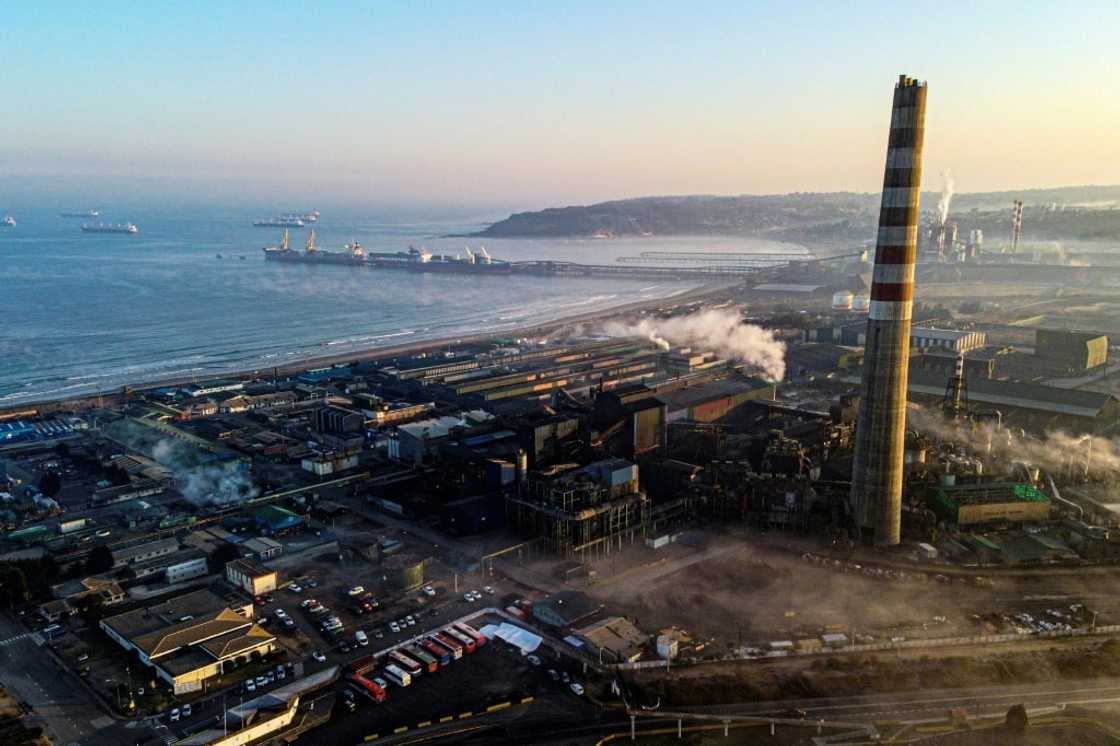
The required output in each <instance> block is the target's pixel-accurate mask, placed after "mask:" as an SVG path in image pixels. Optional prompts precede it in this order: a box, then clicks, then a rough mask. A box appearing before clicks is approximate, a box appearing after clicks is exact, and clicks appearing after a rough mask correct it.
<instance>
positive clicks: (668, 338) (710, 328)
mask: <svg viewBox="0 0 1120 746" xmlns="http://www.w3.org/2000/svg"><path fill="white" fill-rule="evenodd" d="M603 331H604V333H605V334H607V335H608V336H611V337H645V338H646V339H648V340H650V341H652V342H654V343H655V344H657V345H658V346H660V347H661V348H662V349H665V350H667V349H669V347H671V346H673V345H677V346H684V347H695V348H699V349H700V350H702V351H705V352H714V353H717V354H719V355H721V356H723V357H726V358H730V359H733V360H737V361H739V362H743V363H747V364H748V365H751V366H753V367H755V368H757V369H758V371H759V373H761V374H762V376H763V377H764V378H766V379H767V380H770V381H780V380H782V378H784V377H785V374H786V359H785V358H786V346H785V343H784V342H782V341H781V340H778V339H776V338H775V337H774V333H773V332H772V331H770V330H768V329H763V328H762V327H760V326H755V325H754V324H747V323H744V322H743V319H742V317H741V316H740V315H739V313H738V312H737V311H732V310H728V309H723V308H720V309H711V310H707V311H698V312H696V313H692V314H689V315H687V316H673V317H670V318H667V319H642V320H641V321H639V322H637V323H623V322H620V321H612V322H609V323H607V324H606V325H605V326H604V328H603Z"/></svg>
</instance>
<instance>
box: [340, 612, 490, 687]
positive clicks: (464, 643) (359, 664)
mask: <svg viewBox="0 0 1120 746" xmlns="http://www.w3.org/2000/svg"><path fill="white" fill-rule="evenodd" d="M485 644H486V636H485V635H483V634H482V633H481V632H479V631H478V630H477V629H475V628H474V627H472V626H470V625H469V624H466V623H465V622H454V623H452V624H449V625H447V626H446V627H443V628H442V629H440V630H437V631H435V632H431V633H429V634H427V635H424V636H422V637H419V638H416V639H414V640H412V641H411V642H407V643H405V644H403V645H401V646H399V647H397V648H394V649H393V650H390V651H389V652H388V653H387V654H386V655H385V656H384V658H383V659H380V660H379V659H378V658H377V656H373V655H371V656H367V657H365V658H360V659H358V660H356V661H354V662H353V663H351V664H350V665H349V666H348V675H347V681H348V684H349V686H350V688H351V689H353V690H354V691H356V692H357V693H358V694H360V695H362V696H365V697H366V698H368V699H370V700H372V701H373V702H377V703H380V702H384V701H385V699H386V697H387V696H388V688H389V685H390V684H392V685H394V686H399V687H405V686H410V685H411V684H412V680H413V679H414V678H416V677H417V676H421V675H423V674H425V673H427V674H434V673H436V672H437V671H439V669H440V668H443V667H444V666H448V665H450V664H451V662H452V661H455V660H459V659H460V658H462V657H463V655H464V654H468V655H469V654H471V653H473V652H474V651H475V650H477V649H478V648H480V647H482V646H483V645H485ZM379 666H380V673H377V669H378V667H379Z"/></svg>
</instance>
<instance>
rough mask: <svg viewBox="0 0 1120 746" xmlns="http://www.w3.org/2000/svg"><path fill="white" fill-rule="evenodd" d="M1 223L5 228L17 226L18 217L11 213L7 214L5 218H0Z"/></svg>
mask: <svg viewBox="0 0 1120 746" xmlns="http://www.w3.org/2000/svg"><path fill="white" fill-rule="evenodd" d="M0 225H2V226H4V227H5V228H15V227H16V219H15V218H13V217H12V216H11V215H5V216H4V217H3V219H0Z"/></svg>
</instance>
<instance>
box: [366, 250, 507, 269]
mask: <svg viewBox="0 0 1120 746" xmlns="http://www.w3.org/2000/svg"><path fill="white" fill-rule="evenodd" d="M463 252H464V253H463V255H462V256H460V255H458V254H455V255H452V254H433V253H432V252H430V251H428V250H427V249H418V248H416V247H415V246H409V247H408V251H396V252H378V253H374V254H370V256H369V263H370V264H371V265H373V266H374V267H377V268H379V269H404V270H408V271H409V272H454V273H460V274H508V273H510V272H512V271H513V266H512V265H511V264H510V263H509V262H507V261H504V260H502V259H495V258H494V257H492V256H490V254H489V253H487V251H486V247H484V246H483V247H479V249H478V251H471V249H470V247H469V246H467V247H465V248H464V249H463Z"/></svg>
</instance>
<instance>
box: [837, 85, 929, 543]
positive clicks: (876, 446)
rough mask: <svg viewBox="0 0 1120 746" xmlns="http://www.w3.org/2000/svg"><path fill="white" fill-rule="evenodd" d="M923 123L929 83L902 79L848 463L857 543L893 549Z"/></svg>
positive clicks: (893, 116) (898, 524) (897, 516)
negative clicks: (852, 450) (863, 541)
mask: <svg viewBox="0 0 1120 746" xmlns="http://www.w3.org/2000/svg"><path fill="white" fill-rule="evenodd" d="M925 118H926V84H925V83H922V82H919V81H917V80H914V79H913V78H909V77H907V76H905V75H902V76H900V77H899V80H898V84H897V85H896V86H895V89H894V106H893V107H892V108H891V130H890V138H889V140H888V141H887V166H886V171H885V173H884V176H883V199H882V202H881V206H880V208H879V235H878V238H877V241H876V244H875V269H874V274H873V276H872V284H871V308H870V311H869V313H868V318H867V346H866V350H865V352H864V358H863V388H862V391H861V399H860V405H859V419H858V421H857V424H856V445H855V457H854V459H853V462H852V492H851V499H852V508H853V511H854V514H855V520H856V522H857V525H858V526H859V529H860V532H861V534H862V536H863V537H864V538H865V539H871V540H872V541H873V542H874V544H875V545H877V546H892V545H894V544H898V542H899V539H900V535H901V529H902V457H903V447H904V444H905V438H906V386H907V378H908V376H907V374H908V370H907V367H908V365H909V363H910V315H911V310H912V308H913V305H914V304H913V298H914V263H915V260H916V258H917V256H916V255H917V242H918V222H919V212H918V210H919V205H918V200H919V195H920V192H921V185H922V144H923V140H924V138H925Z"/></svg>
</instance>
